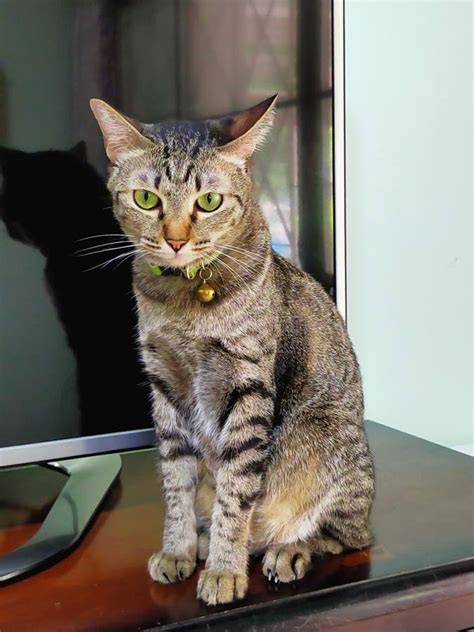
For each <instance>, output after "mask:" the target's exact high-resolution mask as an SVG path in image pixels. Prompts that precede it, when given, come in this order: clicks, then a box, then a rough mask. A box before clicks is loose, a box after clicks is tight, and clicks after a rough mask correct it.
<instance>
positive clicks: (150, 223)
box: [91, 96, 276, 268]
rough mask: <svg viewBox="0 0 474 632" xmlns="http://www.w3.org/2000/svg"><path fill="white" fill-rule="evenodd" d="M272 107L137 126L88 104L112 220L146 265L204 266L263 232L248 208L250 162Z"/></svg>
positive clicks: (260, 218)
mask: <svg viewBox="0 0 474 632" xmlns="http://www.w3.org/2000/svg"><path fill="white" fill-rule="evenodd" d="M275 101H276V96H274V97H271V98H269V99H267V100H265V101H263V102H261V103H259V104H258V105H256V106H254V107H252V108H250V109H249V110H246V111H244V112H240V113H238V114H234V115H229V116H227V117H224V118H221V119H212V120H205V121H180V122H165V123H157V124H143V123H139V122H137V121H135V120H132V119H130V118H129V117H126V116H124V115H122V114H120V113H119V112H117V111H116V110H114V109H113V108H112V107H111V106H110V105H108V104H106V103H104V102H103V101H100V100H98V99H92V101H91V108H92V110H93V113H94V115H95V117H96V119H97V121H98V123H99V126H100V128H101V130H102V133H103V137H104V144H105V150H106V153H107V156H108V158H109V160H110V163H111V172H110V179H109V185H108V186H109V190H110V192H111V193H112V196H113V200H114V211H115V214H116V216H117V219H118V220H119V222H120V224H121V226H122V229H123V231H124V232H125V234H127V235H128V236H129V237H130V239H131V240H132V241H134V242H135V243H136V244H139V247H140V250H141V251H142V252H144V255H145V256H146V258H147V259H148V261H149V262H150V263H156V264H158V265H164V266H170V267H179V268H180V267H184V266H188V265H190V264H192V263H194V264H195V263H198V262H205V261H206V260H209V259H211V258H213V257H215V256H216V255H218V254H219V252H220V251H221V250H220V249H222V248H225V247H226V246H229V247H231V246H232V244H236V243H239V242H240V241H241V238H242V235H243V234H244V233H249V232H251V231H252V230H253V231H255V230H257V229H258V227H259V226H264V227H266V223H265V220H264V219H263V216H262V214H261V212H260V211H259V210H258V208H257V206H256V204H255V203H254V202H253V197H252V179H251V172H250V163H251V158H252V155H253V153H254V152H255V150H256V149H257V148H258V147H259V145H260V144H261V143H262V141H263V139H264V137H265V134H266V132H267V131H268V129H269V127H270V125H271V121H272V118H273V112H274V104H275ZM251 215H253V217H251ZM263 232H264V233H265V235H266V232H267V231H265V230H264V231H263Z"/></svg>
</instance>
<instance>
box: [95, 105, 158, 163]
mask: <svg viewBox="0 0 474 632" xmlns="http://www.w3.org/2000/svg"><path fill="white" fill-rule="evenodd" d="M90 106H91V110H92V112H93V114H94V116H95V118H96V119H97V122H98V123H99V127H100V129H101V131H102V136H103V137H104V146H105V152H106V154H107V156H108V158H109V160H110V162H112V163H113V164H120V163H121V162H122V161H123V160H124V159H125V158H126V157H127V156H130V154H131V153H133V152H134V151H136V150H137V149H150V148H151V147H153V143H152V141H151V140H149V139H148V138H145V136H143V134H141V133H140V127H141V126H140V123H138V122H136V121H133V120H132V119H129V118H128V117H126V116H124V115H123V114H120V112H117V110H114V108H113V107H111V106H110V105H109V104H108V103H105V101H101V100H100V99H91V100H90Z"/></svg>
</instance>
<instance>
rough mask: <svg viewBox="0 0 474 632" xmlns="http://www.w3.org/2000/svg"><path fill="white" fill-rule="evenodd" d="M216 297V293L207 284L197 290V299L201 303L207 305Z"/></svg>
mask: <svg viewBox="0 0 474 632" xmlns="http://www.w3.org/2000/svg"><path fill="white" fill-rule="evenodd" d="M215 296H216V291H215V289H214V288H213V287H211V286H210V285H209V283H203V284H202V285H200V286H199V287H198V289H197V297H198V300H199V301H201V303H209V302H210V301H212V300H213V299H214V298H215Z"/></svg>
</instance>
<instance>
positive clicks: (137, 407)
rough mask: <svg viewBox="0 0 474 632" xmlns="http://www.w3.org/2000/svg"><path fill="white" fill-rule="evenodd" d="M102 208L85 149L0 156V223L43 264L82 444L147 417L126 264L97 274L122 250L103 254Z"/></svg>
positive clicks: (112, 228) (105, 200)
mask: <svg viewBox="0 0 474 632" xmlns="http://www.w3.org/2000/svg"><path fill="white" fill-rule="evenodd" d="M26 184H27V187H26V186H25V185H26ZM27 192H28V195H26V193H27ZM107 207H111V201H110V197H109V194H108V191H107V189H106V187H105V184H104V182H103V180H102V178H101V177H100V175H99V174H98V173H97V171H96V170H95V169H94V168H93V167H92V166H91V165H90V164H88V162H87V160H86V156H85V144H84V143H83V142H81V143H79V144H78V145H76V146H75V147H74V148H73V149H72V150H71V151H40V152H34V153H26V152H23V151H18V150H14V149H6V148H2V147H0V218H1V219H2V220H3V221H4V223H5V226H6V229H7V232H8V234H9V236H10V237H12V238H13V239H15V240H17V241H20V242H22V243H24V244H28V245H30V246H33V247H35V248H37V249H38V250H39V251H40V252H41V254H42V255H43V256H44V257H45V259H46V261H45V283H46V287H47V290H48V293H49V294H50V296H51V299H52V301H53V303H54V305H55V308H56V311H57V313H58V317H59V319H60V321H61V323H62V325H63V327H64V329H65V331H66V335H67V340H68V343H69V346H70V348H71V350H72V351H73V353H74V356H75V358H76V363H77V378H78V391H79V401H80V407H81V411H80V412H81V425H82V431H83V433H84V434H101V433H106V432H117V431H126V430H131V429H136V428H143V427H146V426H147V425H148V416H149V412H148V408H149V405H148V395H147V391H146V389H145V388H144V387H143V386H142V383H143V380H144V377H143V375H142V373H141V368H140V364H139V362H138V359H137V352H136V348H135V342H134V340H135V327H136V316H135V310H134V307H133V306H134V303H133V298H132V294H131V271H130V264H129V260H130V259H128V258H127V257H123V260H122V259H121V258H119V259H118V261H117V262H116V263H118V264H120V265H118V266H117V265H116V264H115V263H112V265H105V266H104V265H102V264H104V263H105V262H107V261H108V260H110V259H112V256H117V254H119V253H122V254H123V253H124V252H125V251H126V250H127V248H126V246H124V248H123V249H118V250H117V252H112V251H110V250H109V249H111V248H118V246H116V245H115V243H114V244H113V245H110V246H107V247H104V246H102V244H104V243H105V242H116V243H117V244H123V237H119V235H118V233H119V231H118V226H117V224H116V223H115V220H114V219H113V217H112V214H111V213H110V211H109V209H108V208H107ZM80 251H82V252H80ZM85 255H90V256H85ZM118 342H119V344H118Z"/></svg>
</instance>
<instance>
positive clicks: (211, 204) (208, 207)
mask: <svg viewBox="0 0 474 632" xmlns="http://www.w3.org/2000/svg"><path fill="white" fill-rule="evenodd" d="M196 204H197V206H198V208H199V209H201V211H205V212H206V213H210V212H211V211H216V210H217V209H218V208H219V206H220V205H221V204H222V195H221V194H220V193H212V192H211V193H204V195H200V196H199V197H198V199H197V200H196Z"/></svg>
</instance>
